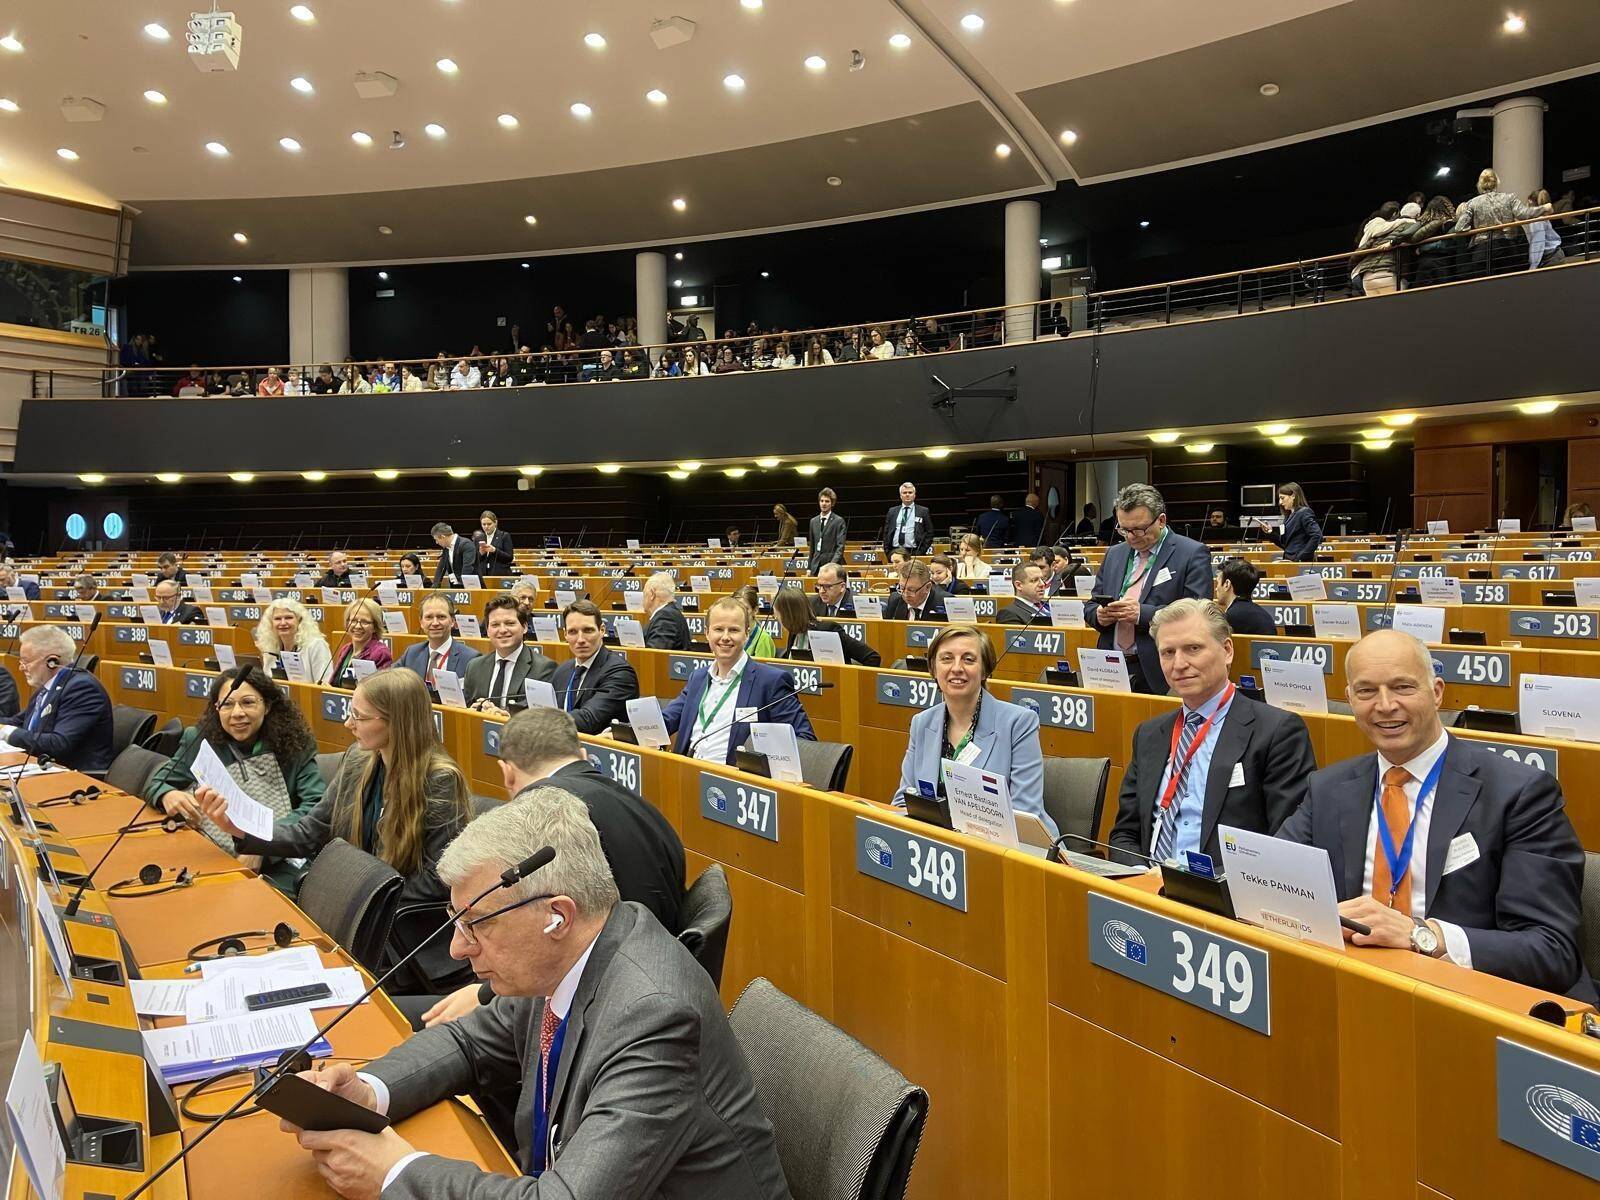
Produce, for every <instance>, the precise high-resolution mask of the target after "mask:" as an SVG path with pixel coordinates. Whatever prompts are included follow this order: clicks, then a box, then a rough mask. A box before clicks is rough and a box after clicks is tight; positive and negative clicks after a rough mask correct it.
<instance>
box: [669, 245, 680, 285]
mask: <svg viewBox="0 0 1600 1200" xmlns="http://www.w3.org/2000/svg"><path fill="white" fill-rule="evenodd" d="M672 258H673V261H674V262H682V261H683V251H682V250H679V251H678V252H677V253H676V254H674V255H673V256H672ZM680 286H681V285H680Z"/></svg>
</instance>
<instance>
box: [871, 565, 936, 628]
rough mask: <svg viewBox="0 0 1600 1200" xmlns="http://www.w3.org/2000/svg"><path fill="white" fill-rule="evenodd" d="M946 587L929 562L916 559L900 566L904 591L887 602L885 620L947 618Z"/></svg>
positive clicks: (901, 583) (884, 610)
mask: <svg viewBox="0 0 1600 1200" xmlns="http://www.w3.org/2000/svg"><path fill="white" fill-rule="evenodd" d="M944 598H945V592H944V589H943V588H941V587H939V586H938V585H937V584H935V583H934V582H933V573H932V572H931V571H929V570H928V564H927V563H925V562H921V561H919V560H917V559H912V560H911V561H910V562H908V563H906V564H905V565H904V566H903V567H901V568H900V590H899V591H898V592H896V593H895V594H894V595H892V596H890V597H889V598H888V599H887V600H885V601H884V602H883V619H884V620H885V621H943V620H944V619H945V610H944Z"/></svg>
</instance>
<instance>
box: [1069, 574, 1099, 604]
mask: <svg viewBox="0 0 1600 1200" xmlns="http://www.w3.org/2000/svg"><path fill="white" fill-rule="evenodd" d="M1072 588H1073V590H1074V591H1075V592H1077V593H1078V598H1079V599H1080V600H1087V599H1089V598H1090V597H1091V596H1093V595H1094V576H1093V575H1074V576H1073V577H1072Z"/></svg>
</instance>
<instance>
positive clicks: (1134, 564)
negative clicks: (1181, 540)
mask: <svg viewBox="0 0 1600 1200" xmlns="http://www.w3.org/2000/svg"><path fill="white" fill-rule="evenodd" d="M1166 540H1167V531H1166V530H1165V529H1163V530H1162V531H1161V536H1160V537H1159V538H1157V539H1156V544H1155V545H1154V546H1151V547H1150V558H1149V560H1148V562H1151V563H1153V562H1155V560H1156V555H1158V554H1160V553H1161V543H1162V542H1164V541H1166ZM1128 550H1129V551H1130V553H1129V554H1128V567H1127V570H1125V571H1123V572H1122V591H1121V592H1119V593H1118V597H1119V599H1120V597H1121V596H1122V595H1124V594H1126V592H1127V590H1128V584H1129V583H1130V582H1131V581H1132V580H1133V573H1134V572H1135V571H1136V570H1138V569H1139V555H1138V553H1137V552H1134V551H1133V547H1132V546H1129V547H1128ZM1145 569H1146V570H1148V569H1149V566H1148V563H1147V564H1146V568H1145ZM1172 744H1173V745H1174V746H1176V745H1177V744H1178V743H1176V742H1174V743H1172Z"/></svg>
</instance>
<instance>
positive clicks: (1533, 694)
mask: <svg viewBox="0 0 1600 1200" xmlns="http://www.w3.org/2000/svg"><path fill="white" fill-rule="evenodd" d="M1517 716H1518V718H1519V720H1520V721H1521V724H1522V732H1523V733H1525V734H1528V735H1530V736H1532V737H1553V738H1570V739H1572V740H1574V741H1579V742H1600V679H1583V678H1579V677H1577V676H1574V675H1530V674H1524V675H1523V676H1522V679H1521V684H1520V687H1519V688H1518V691H1517Z"/></svg>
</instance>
